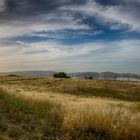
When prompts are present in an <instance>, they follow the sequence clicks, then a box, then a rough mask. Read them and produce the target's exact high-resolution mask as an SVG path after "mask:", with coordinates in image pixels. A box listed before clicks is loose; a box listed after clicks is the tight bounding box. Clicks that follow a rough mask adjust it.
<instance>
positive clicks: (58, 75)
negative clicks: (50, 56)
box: [53, 72, 70, 78]
mask: <svg viewBox="0 0 140 140" xmlns="http://www.w3.org/2000/svg"><path fill="white" fill-rule="evenodd" d="M53 77H54V78H70V77H69V76H67V74H66V73H64V72H59V73H55V74H54V75H53Z"/></svg>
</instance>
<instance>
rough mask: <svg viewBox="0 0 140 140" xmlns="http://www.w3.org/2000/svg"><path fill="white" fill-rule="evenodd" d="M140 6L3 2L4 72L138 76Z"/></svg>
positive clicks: (91, 0) (122, 0)
mask: <svg viewBox="0 0 140 140" xmlns="http://www.w3.org/2000/svg"><path fill="white" fill-rule="evenodd" d="M139 9H140V0H36V1H35V0H20V1H19V0H1V1H0V66H1V67H0V71H1V72H2V71H26V70H53V71H66V72H77V71H81V72H83V71H97V72H101V71H113V72H131V73H140V55H139V54H140V24H139V23H140V12H139V11H140V10H139Z"/></svg>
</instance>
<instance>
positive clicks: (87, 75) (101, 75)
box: [68, 71, 140, 79]
mask: <svg viewBox="0 0 140 140" xmlns="http://www.w3.org/2000/svg"><path fill="white" fill-rule="evenodd" d="M68 75H69V76H71V77H77V78H82V79H89V78H90V77H92V78H93V79H116V78H117V77H127V78H138V79H140V74H132V73H114V72H109V71H107V72H101V73H98V72H77V73H69V74H68Z"/></svg>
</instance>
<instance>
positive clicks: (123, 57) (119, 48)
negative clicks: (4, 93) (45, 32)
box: [0, 40, 140, 71]
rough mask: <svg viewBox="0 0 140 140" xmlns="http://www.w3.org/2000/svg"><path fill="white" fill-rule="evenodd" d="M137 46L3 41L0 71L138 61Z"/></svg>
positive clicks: (73, 68)
mask: <svg viewBox="0 0 140 140" xmlns="http://www.w3.org/2000/svg"><path fill="white" fill-rule="evenodd" d="M10 44H11V45H10ZM139 46H140V41H139V40H122V41H121V40H120V41H112V42H100V43H99V42H92V43H85V44H79V45H72V46H71V45H62V44H59V43H57V42H37V43H24V42H21V41H17V42H14V43H12V42H11V43H10V42H5V43H4V42H3V47H1V48H0V49H1V51H0V56H1V57H0V66H1V71H14V70H37V69H40V70H63V71H65V70H68V68H70V71H77V70H78V69H79V68H82V67H86V69H91V67H92V66H94V67H95V68H96V69H100V67H101V66H104V67H108V68H109V67H111V66H112V65H115V64H116V65H119V64H122V63H125V62H129V61H130V60H131V61H133V60H140V55H139V51H140V48H139ZM104 50H106V51H104ZM131 65H133V64H131ZM131 65H130V66H131ZM124 66H125V65H124ZM66 67H68V68H66ZM114 69H115V67H114ZM122 69H123V67H122ZM79 71H80V69H79Z"/></svg>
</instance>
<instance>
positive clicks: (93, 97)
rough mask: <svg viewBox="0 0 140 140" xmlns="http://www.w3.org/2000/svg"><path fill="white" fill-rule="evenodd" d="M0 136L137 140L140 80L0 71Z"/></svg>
mask: <svg viewBox="0 0 140 140" xmlns="http://www.w3.org/2000/svg"><path fill="white" fill-rule="evenodd" d="M0 87H1V89H0V140H139V139H140V83H135V82H121V81H96V80H95V81H94V80H91V81H90V80H74V79H53V78H25V77H0Z"/></svg>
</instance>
